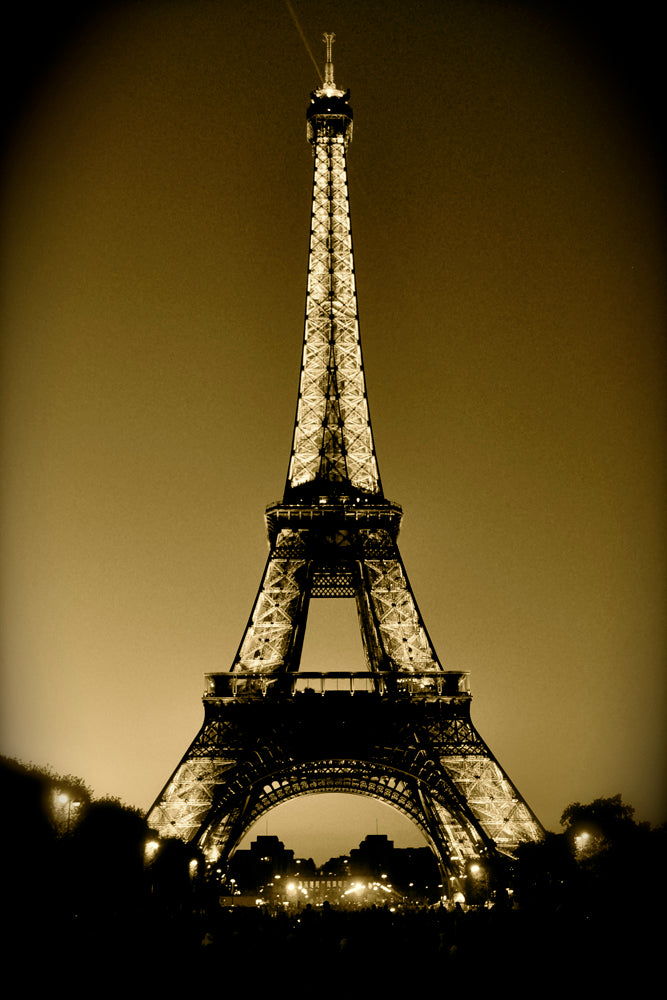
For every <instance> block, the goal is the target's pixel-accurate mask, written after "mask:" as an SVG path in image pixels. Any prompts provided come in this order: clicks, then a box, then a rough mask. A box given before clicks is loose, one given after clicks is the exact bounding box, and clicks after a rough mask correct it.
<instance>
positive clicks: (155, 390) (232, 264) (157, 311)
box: [0, 0, 665, 860]
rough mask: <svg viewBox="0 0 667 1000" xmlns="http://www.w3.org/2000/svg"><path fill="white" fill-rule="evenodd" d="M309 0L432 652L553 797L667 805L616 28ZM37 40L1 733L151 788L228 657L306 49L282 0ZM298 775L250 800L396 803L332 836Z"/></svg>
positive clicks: (522, 774) (297, 187)
mask: <svg viewBox="0 0 667 1000" xmlns="http://www.w3.org/2000/svg"><path fill="white" fill-rule="evenodd" d="M65 6H66V5H65ZM292 8H293V9H294V12H295V14H296V16H297V18H298V20H299V23H300V25H301V27H302V29H303V33H304V36H305V38H306V40H307V42H308V44H309V45H310V47H311V49H312V50H313V52H314V53H315V55H316V58H317V59H318V60H320V62H323V59H322V56H323V45H322V44H321V41H320V39H321V34H322V32H323V31H325V30H327V31H335V32H336V36H337V40H336V43H335V45H334V61H335V68H336V73H335V75H336V82H337V84H338V85H339V86H342V87H350V88H351V92H352V106H353V108H354V112H355V124H354V141H353V143H352V146H351V147H350V151H349V168H350V197H351V206H352V225H353V235H354V245H355V258H356V271H357V282H358V295H359V308H360V317H361V333H362V341H363V348H364V360H365V367H366V377H367V384H368V390H369V399H370V408H371V416H372V420H373V429H374V434H375V440H376V446H377V450H378V459H379V464H380V471H381V475H382V481H383V485H384V489H385V493H386V495H387V496H388V497H389V498H390V499H393V500H396V501H397V502H399V503H401V504H402V505H403V508H404V510H405V518H404V524H403V529H402V532H401V536H400V539H399V544H400V546H401V552H402V555H403V559H404V562H405V566H406V569H407V572H408V575H409V577H410V580H411V583H412V586H413V589H414V591H415V595H416V598H417V601H418V603H419V605H420V609H421V612H422V614H423V616H424V619H425V621H426V625H427V628H428V630H429V632H430V635H431V638H432V640H433V642H434V644H435V647H436V649H437V651H438V654H439V657H440V660H441V661H442V663H443V665H444V666H445V668H447V669H462V670H467V671H470V683H471V688H472V693H473V703H472V716H473V721H474V722H475V725H476V726H477V728H478V729H479V731H480V734H481V735H482V737H483V738H484V739H485V741H486V742H487V743H488V744H489V746H490V748H491V750H492V751H493V753H494V754H495V755H496V757H497V758H498V759H499V761H500V763H501V764H502V765H503V767H504V768H505V769H506V770H507V771H508V773H509V775H510V777H511V778H512V779H513V781H514V782H515V783H516V785H517V786H518V788H519V790H520V791H521V793H522V794H523V795H524V796H525V798H526V799H527V800H528V802H529V803H530V805H531V806H532V808H533V809H534V810H535V812H536V813H537V815H538V816H539V817H540V819H541V820H542V822H543V823H544V824H545V825H546V826H547V827H548V828H550V829H558V820H559V817H560V814H561V813H562V811H563V809H564V808H565V807H566V806H567V805H568V804H569V803H570V802H573V801H577V800H578V801H582V802H588V801H591V800H592V799H593V798H596V797H598V796H606V795H614V794H616V793H618V792H620V793H621V794H622V795H623V798H624V800H625V801H627V802H628V803H630V804H631V805H634V806H635V808H636V810H637V816H638V818H640V819H647V820H651V821H652V822H658V821H661V820H664V818H665V814H664V795H663V793H664V778H665V775H664V769H663V751H664V718H665V716H664V709H665V656H664V654H665V644H664V638H665V629H664V626H665V619H664V605H665V600H664V599H665V586H664V584H665V580H664V556H665V545H664V541H665V538H664V500H665V496H664V493H665V490H664V486H665V477H664V473H665V462H664V458H665V456H664V418H665V384H664V371H665V367H664V361H665V357H664V354H665V351H664V348H665V343H664V321H665V301H664V276H665V271H664V264H665V259H664V229H663V224H664V222H663V200H662V199H663V191H662V182H661V175H660V170H659V163H658V159H657V155H656V152H655V148H654V139H655V136H654V135H653V132H652V128H651V121H650V116H649V114H648V111H650V107H647V106H646V101H645V97H646V95H645V94H644V93H642V92H641V89H640V84H641V83H642V82H644V81H642V80H640V81H639V82H637V80H636V79H635V78H634V76H633V74H631V73H630V72H622V71H621V70H622V66H623V63H622V62H620V63H619V62H618V59H617V57H618V56H619V50H618V48H614V47H613V44H612V42H614V41H615V43H616V45H617V46H618V44H619V36H615V37H614V38H608V37H606V36H605V34H604V32H602V36H601V37H598V41H597V43H596V44H593V43H592V41H591V34H590V32H589V31H588V30H587V29H588V28H589V27H590V26H589V25H586V24H583V25H582V24H581V23H579V24H576V23H575V22H574V21H568V20H567V19H566V18H556V16H555V15H554V14H553V13H547V12H546V11H547V8H542V7H541V6H538V5H536V4H531V3H522V4H519V3H517V4H514V3H509V2H508V3H481V2H477V0H458V2H452V3H447V4H444V3H436V2H425V3H416V2H415V3H409V2H408V3H398V2H392V0H388V2H385V3H379V2H375V0H369V2H368V3H363V4H358V3H354V2H352V0H341V2H338V3H334V2H330V3H324V2H318V0H313V2H309V3H306V2H304V0H302V2H297V0H293V2H292ZM46 27H48V26H46ZM46 27H44V26H43V29H44V30H46ZM638 39H640V35H639V33H638V32H637V33H635V34H634V35H632V34H631V36H630V37H629V40H628V46H629V47H630V46H632V45H633V44H636V43H637V40H638ZM643 41H644V42H645V43H646V45H647V46H648V48H649V51H650V48H651V46H650V38H649V37H645V38H643ZM17 42H22V43H23V44H24V45H25V34H23V35H19V36H17ZM34 44H35V41H34V39H32V40H31V45H34ZM31 51H34V52H35V53H36V49H32V50H31ZM626 54H627V53H626ZM630 54H632V53H630ZM635 56H636V53H635ZM40 65H41V66H42V72H41V74H40V75H36V76H35V77H34V79H33V86H32V88H31V89H30V90H29V92H27V94H26V95H25V98H24V100H23V101H22V103H21V104H20V105H17V115H16V119H15V121H14V123H13V126H12V127H11V128H8V129H7V139H8V141H7V143H6V153H5V171H4V178H3V184H4V189H3V195H4V198H3V201H4V207H3V229H2V240H3V248H2V249H3V253H2V269H3V277H2V288H3V310H2V323H3V368H2V380H3V382H2V397H1V402H0V405H1V407H2V414H1V416H2V435H3V436H2V468H1V479H0V483H1V486H2V543H1V544H2V552H1V555H2V591H1V593H2V598H1V601H2V603H1V610H2V622H1V625H2V712H3V717H2V733H1V744H0V752H2V753H4V754H6V755H10V756H18V757H20V758H21V759H23V760H25V761H33V762H34V763H36V764H40V765H41V764H50V765H52V766H53V767H54V768H55V769H56V770H57V771H61V772H63V771H64V772H72V773H74V774H77V775H80V776H81V777H82V778H83V779H84V780H86V781H87V782H88V783H89V784H90V785H91V786H92V787H93V789H94V792H95V794H96V795H104V794H111V795H115V796H118V797H120V798H121V799H122V800H123V801H125V802H127V803H129V804H133V805H137V806H140V807H141V808H147V807H148V806H149V805H150V804H151V802H152V800H153V799H154V798H155V796H156V795H157V794H158V792H159V791H160V789H161V788H162V785H163V784H164V782H165V781H166V780H167V778H168V777H169V775H170V773H171V771H172V770H173V768H174V767H175V766H176V764H177V763H178V761H179V759H180V757H181V756H182V754H183V753H184V751H185V750H186V748H187V746H188V744H189V743H190V741H191V739H192V738H193V737H194V735H195V734H196V732H197V730H198V728H199V726H200V724H201V721H202V706H201V695H202V691H203V675H204V673H206V672H211V671H218V670H224V669H227V668H228V667H229V665H230V664H231V661H232V658H233V656H234V653H235V652H236V648H237V645H238V643H239V641H240V638H241V635H242V632H243V629H244V627H245V624H246V620H247V617H248V614H249V613H250V610H251V607H252V602H253V600H254V597H255V593H256V589H257V586H258V585H259V581H260V576H261V572H262V569H263V565H264V560H265V557H266V534H265V529H264V522H263V514H264V508H265V505H266V504H267V503H269V502H271V501H274V500H276V499H278V498H279V497H280V496H281V494H282V490H283V486H284V481H285V476H286V472H287V462H288V458H289V448H290V444H291V435H292V427H293V420H294V409H295V403H296V393H297V381H298V371H299V363H300V352H301V338H302V333H303V311H304V299H305V286H306V262H307V251H308V227H309V215H310V196H311V183H312V176H311V171H312V158H311V151H310V148H309V146H308V144H307V142H306V138H305V111H306V107H307V104H308V97H309V93H310V91H311V90H312V89H314V87H315V86H316V85H317V84H318V80H317V79H316V78H315V71H314V67H313V64H312V62H311V59H310V56H309V54H308V52H307V50H306V47H305V45H304V42H303V40H302V38H301V37H300V35H299V33H298V31H297V29H296V27H295V24H294V21H293V19H292V17H291V16H290V13H289V10H288V7H287V5H286V4H284V3H280V2H269V0H250V2H244V3H243V4H237V3H232V2H228V0H220V2H218V3H213V2H198V0H190V2H185V0H182V2H179V0H172V2H150V0H148V2H143V3H142V4H123V3H112V4H107V5H103V6H100V11H99V13H98V14H97V16H96V17H91V18H90V19H89V20H87V21H82V22H81V24H80V26H79V31H78V32H77V33H72V32H70V33H68V34H67V35H66V37H65V38H63V39H62V40H61V42H60V44H58V45H56V46H54V54H53V59H52V60H51V61H48V62H47V61H44V60H40ZM631 81H632V82H633V83H634V84H635V85H636V87H637V89H634V88H633V87H631V86H630V82H631ZM17 89H18V88H17ZM644 112H646V113H644ZM327 603H328V602H327ZM343 605H344V606H345V607H341V606H343ZM347 611H349V608H347V605H346V602H344V601H343V602H340V601H339V602H338V603H337V605H336V608H333V607H325V606H324V603H323V604H322V606H320V607H319V608H315V610H314V612H313V616H312V617H313V621H312V623H311V626H312V631H311V632H309V633H308V636H307V643H308V648H307V650H306V652H307V654H308V656H312V657H313V660H312V662H311V664H310V668H311V669H315V668H316V665H317V664H319V663H329V664H331V663H336V662H338V663H340V662H341V661H340V659H336V658H337V657H338V656H339V655H340V654H339V652H338V648H337V647H336V641H337V637H339V636H340V635H341V634H343V635H344V640H343V641H344V643H345V645H344V647H343V648H344V652H343V659H344V660H345V662H346V663H351V662H352V660H351V659H350V658H351V657H355V656H359V657H360V656H361V640H360V638H359V636H358V634H357V630H356V629H355V628H354V623H353V622H351V621H350V620H349V615H347ZM323 612H325V613H323ZM329 612H330V614H331V619H330V620H328V621H327V620H324V619H325V618H327V616H328V615H329ZM338 614H341V615H343V616H347V619H346V621H345V622H342V621H339V620H338V619H336V620H335V621H334V620H333V619H334V618H335V616H336V615H338ZM327 628H328V631H327ZM348 648H349V650H350V651H349V652H347V650H348ZM304 655H306V654H304ZM303 665H304V667H305V666H306V664H305V663H304V664H303ZM317 800H318V797H314V798H312V799H311V800H308V802H306V803H305V804H304V803H303V802H301V801H299V802H297V803H294V804H291V805H290V806H289V807H287V806H286V807H283V808H284V809H285V810H288V808H289V809H291V814H290V815H292V814H293V815H294V816H296V817H297V818H296V819H295V820H294V822H295V823H297V826H289V825H288V824H287V821H286V825H285V826H284V827H281V826H280V824H279V821H278V819H277V818H276V817H272V816H271V815H269V816H268V817H267V819H266V820H262V821H261V823H262V830H261V831H260V832H266V829H265V827H266V825H267V823H268V830H269V832H276V833H279V834H281V835H283V836H284V838H285V839H286V842H287V846H290V847H293V848H295V849H296V850H297V854H306V855H307V856H308V855H311V854H315V855H318V852H320V853H321V855H322V856H321V858H320V860H324V858H325V857H328V856H329V854H330V853H331V854H333V853H336V854H338V853H343V852H346V851H348V850H349V849H350V848H351V847H354V846H356V844H357V843H358V842H359V840H360V839H361V837H362V836H363V835H365V833H369V832H371V833H373V832H375V828H374V827H373V826H372V824H373V823H375V822H377V823H378V829H379V832H389V833H390V834H392V835H394V833H395V836H396V840H397V843H398V842H401V837H403V836H404V835H405V836H409V833H408V834H405V828H404V827H400V830H399V826H398V825H397V826H395V827H394V826H392V825H391V824H392V823H393V820H391V817H390V815H389V811H388V809H387V808H386V807H380V806H377V805H376V804H371V805H370V806H369V807H368V809H367V811H366V813H364V818H363V819H362V820H359V821H358V823H359V827H358V831H357V829H356V828H355V832H354V834H351V833H350V829H351V826H350V825H348V826H347V827H346V828H344V829H343V831H342V832H340V831H338V833H337V832H336V830H335V829H334V827H335V823H334V816H335V815H337V814H339V813H340V810H335V811H332V812H327V811H326V810H325V806H326V802H325V800H324V799H322V798H320V799H319V806H318V801H317ZM297 807H298V808H297ZM327 808H328V806H327ZM295 810H296V811H295ZM299 810H300V811H299ZM318 810H319V811H318ZM406 822H407V821H406ZM334 834H336V836H337V838H338V839H336V836H334ZM348 841H349V842H348ZM416 842H419V838H418V836H417V838H416Z"/></svg>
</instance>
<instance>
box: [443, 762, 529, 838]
mask: <svg viewBox="0 0 667 1000" xmlns="http://www.w3.org/2000/svg"><path fill="white" fill-rule="evenodd" d="M440 763H441V765H442V767H443V768H444V770H445V771H446V773H447V775H448V776H449V778H450V779H451V781H452V782H453V784H454V786H455V787H456V788H457V790H458V791H459V792H460V793H461V795H462V796H463V798H464V799H465V801H466V802H467V804H468V806H469V807H470V809H471V810H472V812H473V813H474V815H475V818H476V819H477V821H478V822H479V824H480V826H481V827H482V829H483V830H484V832H485V833H486V834H487V836H488V837H490V839H491V840H492V841H494V842H495V845H496V847H497V848H498V850H499V851H502V852H504V853H507V854H511V853H512V852H513V850H514V849H515V848H516V846H517V844H521V843H524V842H525V841H535V840H539V839H540V836H541V831H540V828H539V826H538V824H537V823H536V821H535V819H534V817H533V816H532V815H531V813H530V811H529V809H528V807H527V806H526V804H525V802H524V801H523V800H522V799H521V797H520V796H519V794H518V793H517V791H516V789H514V788H513V786H512V784H511V783H510V782H509V781H508V779H507V777H506V776H505V775H504V774H503V771H502V770H501V768H500V767H499V766H498V764H497V763H496V762H495V760H493V758H492V757H491V756H490V755H482V754H477V755H475V756H464V757H461V756H455V757H442V758H441V759H440Z"/></svg>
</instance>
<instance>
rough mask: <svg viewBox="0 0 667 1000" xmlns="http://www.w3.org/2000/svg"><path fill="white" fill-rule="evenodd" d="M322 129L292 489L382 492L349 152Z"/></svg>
mask: <svg viewBox="0 0 667 1000" xmlns="http://www.w3.org/2000/svg"><path fill="white" fill-rule="evenodd" d="M346 142H347V137H346V136H344V135H342V134H335V135H326V134H324V130H321V131H320V132H318V134H317V136H316V139H315V167H314V180H313V208H312V221H311V234H310V254H309V261H308V288H307V295H306V320H305V330H304V346H303V361H302V369H301V380H300V385H299V400H298V405H297V415H296V425H295V429H294V439H293V444H292V455H291V460H290V467H289V474H288V484H289V485H290V486H293V487H294V486H299V485H301V484H303V483H306V482H310V481H312V480H314V479H323V480H327V481H330V482H346V481H349V482H350V483H351V484H352V486H354V487H356V488H357V489H359V490H363V491H366V492H370V493H374V492H378V491H379V488H380V487H379V475H378V468H377V462H376V459H375V449H374V446H373V435H372V431H371V425H370V420H369V414H368V402H367V398H366V384H365V378H364V370H363V363H362V356H361V344H360V339H359V322H358V314H357V295H356V289H355V277H354V260H353V254H352V236H351V229H350V210H349V201H348V190H347V172H346V163H345V147H346Z"/></svg>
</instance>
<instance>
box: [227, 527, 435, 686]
mask: <svg viewBox="0 0 667 1000" xmlns="http://www.w3.org/2000/svg"><path fill="white" fill-rule="evenodd" d="M340 534H341V533H338V535H340ZM378 535H384V536H385V538H384V539H383V545H382V547H383V549H384V551H385V552H386V553H387V554H388V555H389V556H390V558H382V559H380V558H377V559H369V558H365V557H364V556H363V550H364V548H365V547H370V548H373V547H375V548H377V547H378V543H377V538H378ZM368 536H372V544H371V545H370V546H366V539H367V537H368ZM337 538H338V536H337V535H333V536H332V542H331V549H332V550H333V552H334V553H335V555H331V554H330V555H329V562H328V563H327V564H326V575H327V576H328V577H329V578H330V579H332V580H334V581H335V579H336V574H338V578H339V579H341V580H344V581H345V582H346V583H347V581H348V580H349V581H355V582H356V586H357V589H358V590H360V591H361V592H360V593H359V594H358V606H359V607H364V606H365V605H367V604H368V602H369V599H370V614H369V615H364V616H363V617H361V620H360V627H361V629H362V631H363V632H364V633H365V640H366V643H365V644H366V648H367V649H368V650H373V651H375V650H378V651H379V656H377V655H376V656H375V657H374V656H372V655H371V666H374V667H376V668H378V669H384V670H390V669H396V670H440V669H442V668H441V665H440V663H439V661H438V659H437V657H436V655H435V652H434V650H433V647H432V645H431V642H430V640H429V637H428V635H427V632H426V629H425V627H424V624H423V621H422V618H421V615H420V613H419V609H418V607H417V603H416V601H415V599H414V596H413V593H412V590H411V588H410V585H409V583H408V580H407V577H406V574H405V570H404V568H403V564H402V561H401V558H400V556H399V554H398V550H397V548H396V545H395V544H394V543H393V542H392V541H391V539H390V538H389V536H388V533H387V532H368V531H361V532H359V535H358V537H357V538H354V539H352V540H351V539H350V538H349V536H346V537H345V539H344V542H345V544H344V545H341V544H340V543H338V544H337ZM320 546H321V536H320V535H319V534H318V533H316V532H308V531H301V532H298V531H294V530H292V529H289V528H284V529H282V530H281V531H280V532H279V534H278V537H277V540H276V543H275V545H274V547H273V549H272V551H271V553H270V555H269V558H268V560H267V564H266V569H265V571H264V577H263V579H262V583H261V586H260V589H259V593H258V595H257V599H256V601H255V606H254V608H253V611H252V615H251V618H250V621H249V623H248V626H247V628H246V631H245V634H244V636H243V639H242V641H241V645H240V647H239V651H238V653H237V656H236V658H235V660H234V665H233V667H232V670H233V671H234V672H246V673H250V674H255V675H256V674H277V673H281V672H282V671H283V670H286V669H290V670H298V666H299V664H298V649H299V648H300V646H299V644H298V643H297V630H298V629H301V630H302V631H304V630H305V628H306V617H307V611H308V602H309V599H310V592H309V591H310V588H311V585H312V583H313V582H314V581H318V580H321V579H322V576H324V575H325V573H324V572H323V571H322V563H321V560H320V559H318V558H316V557H314V556H313V552H312V549H313V548H316V547H318V548H319V547H320ZM350 549H352V550H353V551H354V550H357V551H360V552H361V558H359V559H358V560H357V561H356V566H355V571H354V572H353V571H352V569H350V568H348V567H349V562H350V559H349V554H348V553H349V551H350ZM296 553H300V556H299V557H298V558H297V557H295V554H296ZM341 553H342V555H341ZM369 632H370V633H371V634H369Z"/></svg>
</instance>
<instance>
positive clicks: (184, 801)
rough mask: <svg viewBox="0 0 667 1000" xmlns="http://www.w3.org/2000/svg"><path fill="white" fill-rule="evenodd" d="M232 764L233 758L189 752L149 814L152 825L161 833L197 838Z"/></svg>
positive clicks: (181, 837)
mask: <svg viewBox="0 0 667 1000" xmlns="http://www.w3.org/2000/svg"><path fill="white" fill-rule="evenodd" d="M233 764H234V761H233V760H211V759H210V758H205V759H198V758H196V757H191V756H189V755H186V757H185V758H184V760H183V762H182V763H181V764H180V765H179V767H178V768H177V769H176V771H175V772H174V775H173V776H172V778H171V780H170V782H169V784H168V785H167V787H166V788H165V790H164V792H163V793H162V795H161V796H160V798H159V799H158V800H157V802H156V803H155V805H154V806H153V808H152V809H151V811H150V812H149V814H148V823H149V825H150V827H151V829H153V830H155V831H156V833H158V834H159V835H160V836H161V837H178V838H179V839H181V840H183V841H185V842H186V843H189V842H190V841H191V840H194V839H195V837H196V836H197V834H198V833H199V832H200V830H201V828H202V825H203V824H204V823H205V821H206V818H207V816H208V814H209V812H210V810H211V806H212V804H213V798H214V794H215V790H216V788H218V786H219V785H220V784H221V783H223V781H224V777H223V775H224V773H225V771H227V770H228V769H229V768H230V767H231V766H232V765H233Z"/></svg>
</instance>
